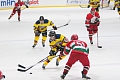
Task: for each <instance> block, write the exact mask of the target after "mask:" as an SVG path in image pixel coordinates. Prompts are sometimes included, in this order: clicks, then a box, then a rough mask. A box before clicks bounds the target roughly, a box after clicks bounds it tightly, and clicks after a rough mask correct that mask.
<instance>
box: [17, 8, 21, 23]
mask: <svg viewBox="0 0 120 80" xmlns="http://www.w3.org/2000/svg"><path fill="white" fill-rule="evenodd" d="M17 12H18V21H20V15H21V10H20V9H18V11H17Z"/></svg>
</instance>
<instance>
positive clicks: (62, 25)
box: [47, 20, 71, 31]
mask: <svg viewBox="0 0 120 80" xmlns="http://www.w3.org/2000/svg"><path fill="white" fill-rule="evenodd" d="M70 21H71V20H69V21H68V22H67V23H66V24H64V25H62V26H59V27H57V28H61V27H64V26H67V25H68V24H69V23H70ZM51 30H54V29H50V30H47V31H51Z"/></svg>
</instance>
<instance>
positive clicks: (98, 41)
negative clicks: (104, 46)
mask: <svg viewBox="0 0 120 80" xmlns="http://www.w3.org/2000/svg"><path fill="white" fill-rule="evenodd" d="M98 45H99V41H98V31H97V47H98Z"/></svg>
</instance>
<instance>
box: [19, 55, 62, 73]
mask: <svg viewBox="0 0 120 80" xmlns="http://www.w3.org/2000/svg"><path fill="white" fill-rule="evenodd" d="M57 56H60V55H57ZM57 56H55V57H57ZM55 57H54V58H55ZM47 58H48V56H47V57H46V58H44V59H42V60H40V61H39V62H37V63H36V64H34V65H32V66H30V67H28V68H26V67H24V66H22V65H20V64H19V67H21V68H24V69H17V70H18V71H20V72H26V71H28V70H29V69H31V68H33V67H34V66H36V65H37V64H39V63H41V62H43V61H45V60H46V59H47Z"/></svg>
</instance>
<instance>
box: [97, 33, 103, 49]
mask: <svg viewBox="0 0 120 80" xmlns="http://www.w3.org/2000/svg"><path fill="white" fill-rule="evenodd" d="M97 47H98V48H102V46H100V45H99V39H98V31H97Z"/></svg>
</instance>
